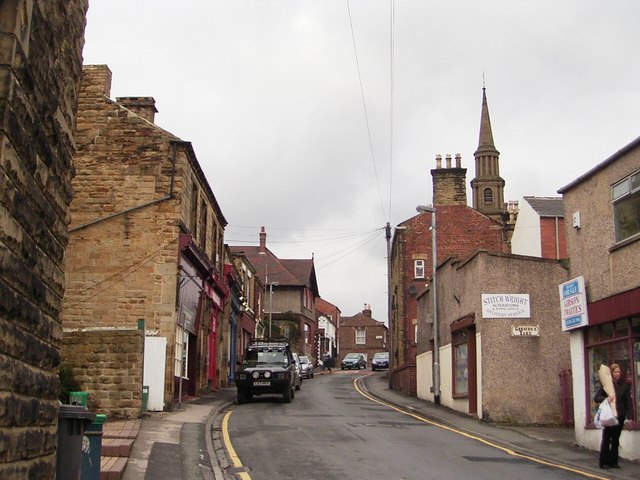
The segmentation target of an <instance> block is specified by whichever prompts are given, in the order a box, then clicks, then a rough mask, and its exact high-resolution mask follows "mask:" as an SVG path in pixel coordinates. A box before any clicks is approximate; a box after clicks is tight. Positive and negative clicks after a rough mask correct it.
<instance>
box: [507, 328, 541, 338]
mask: <svg viewBox="0 0 640 480" xmlns="http://www.w3.org/2000/svg"><path fill="white" fill-rule="evenodd" d="M511 336H512V337H539V336H540V325H511Z"/></svg>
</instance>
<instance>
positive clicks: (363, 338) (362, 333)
mask: <svg viewBox="0 0 640 480" xmlns="http://www.w3.org/2000/svg"><path fill="white" fill-rule="evenodd" d="M366 343H367V331H366V330H365V329H364V328H356V345H365V344H366Z"/></svg>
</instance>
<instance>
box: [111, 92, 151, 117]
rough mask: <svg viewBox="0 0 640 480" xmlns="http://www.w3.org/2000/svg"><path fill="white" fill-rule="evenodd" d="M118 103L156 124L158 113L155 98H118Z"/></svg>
mask: <svg viewBox="0 0 640 480" xmlns="http://www.w3.org/2000/svg"><path fill="white" fill-rule="evenodd" d="M116 102H118V103H119V104H120V105H122V106H123V107H125V108H127V109H129V110H131V111H132V112H134V113H136V114H138V115H140V116H141V117H142V118H144V119H146V120H148V121H150V122H151V123H153V122H154V120H155V118H156V113H158V109H157V108H156V101H155V99H154V98H153V97H116Z"/></svg>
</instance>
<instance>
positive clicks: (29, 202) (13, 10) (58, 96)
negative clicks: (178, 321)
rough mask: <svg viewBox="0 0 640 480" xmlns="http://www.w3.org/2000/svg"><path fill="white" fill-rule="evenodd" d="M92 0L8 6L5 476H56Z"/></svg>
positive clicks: (2, 320) (0, 351)
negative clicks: (67, 276)
mask: <svg viewBox="0 0 640 480" xmlns="http://www.w3.org/2000/svg"><path fill="white" fill-rule="evenodd" d="M87 8H88V1H87V0H65V1H62V0H58V1H50V0H47V1H44V0H41V1H37V0H36V1H28V0H3V1H2V2H0V371H1V372H2V374H1V375H0V439H1V442H0V445H1V447H0V478H2V479H13V478H16V479H18V478H19V479H23V478H38V479H47V478H54V477H55V460H56V458H55V457H56V442H57V422H58V407H57V394H58V384H59V381H58V374H57V368H58V365H59V362H60V351H59V348H60V343H61V339H62V329H61V328H60V323H59V312H60V309H61V306H62V297H63V294H64V272H63V257H64V252H65V247H66V245H67V223H68V208H69V203H70V201H71V178H72V176H73V173H74V171H73V165H72V157H73V152H74V128H75V112H76V106H77V96H78V85H79V81H80V74H81V67H82V48H83V45H84V28H85V24H86V11H87Z"/></svg>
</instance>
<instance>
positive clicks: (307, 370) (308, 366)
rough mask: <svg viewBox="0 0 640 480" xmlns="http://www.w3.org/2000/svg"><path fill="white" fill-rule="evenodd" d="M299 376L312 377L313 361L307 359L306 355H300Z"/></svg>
mask: <svg viewBox="0 0 640 480" xmlns="http://www.w3.org/2000/svg"><path fill="white" fill-rule="evenodd" d="M300 376H301V377H302V378H313V363H311V362H310V361H309V357H307V356H306V355H302V356H301V357H300Z"/></svg>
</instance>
